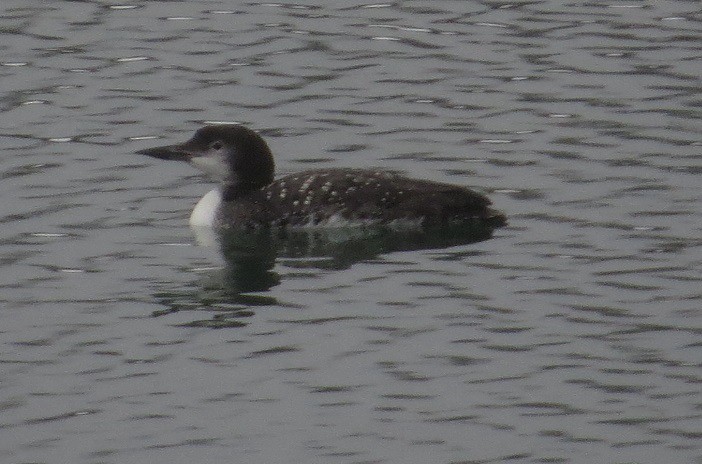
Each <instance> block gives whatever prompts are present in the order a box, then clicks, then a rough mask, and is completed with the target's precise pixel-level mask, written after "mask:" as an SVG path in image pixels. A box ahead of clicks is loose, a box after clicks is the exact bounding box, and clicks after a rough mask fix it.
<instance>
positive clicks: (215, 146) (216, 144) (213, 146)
mask: <svg viewBox="0 0 702 464" xmlns="http://www.w3.org/2000/svg"><path fill="white" fill-rule="evenodd" d="M223 146H224V145H222V142H220V141H219V140H215V141H214V142H212V143H211V144H210V148H211V149H213V150H221V149H222V147H223Z"/></svg>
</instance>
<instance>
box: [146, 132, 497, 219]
mask: <svg viewBox="0 0 702 464" xmlns="http://www.w3.org/2000/svg"><path fill="white" fill-rule="evenodd" d="M138 153H140V154H143V155H148V156H152V157H155V158H160V159H167V160H180V161H188V162H190V163H191V164H192V165H194V166H196V167H198V168H200V169H201V170H203V171H204V172H205V173H207V174H208V175H209V176H210V177H211V178H212V179H214V180H216V181H218V182H219V183H220V185H219V186H218V187H217V188H216V189H215V190H212V191H211V192H209V193H207V194H206V195H205V196H204V197H203V198H202V199H201V200H200V201H199V202H198V204H197V205H196V206H195V209H194V210H193V212H192V215H191V216H190V224H191V226H193V227H203V226H204V227H213V228H215V229H218V230H219V229H228V228H237V229H240V228H241V229H258V228H261V227H271V226H272V227H306V226H308V227H309V226H321V227H341V226H347V225H366V226H376V225H377V226H388V227H395V226H397V227H407V226H408V225H409V226H410V227H417V228H419V227H421V228H424V229H426V228H431V227H442V226H448V225H455V224H461V223H470V224H477V225H481V226H486V227H489V228H495V227H500V226H503V225H505V224H506V218H505V216H504V214H502V213H501V212H499V211H496V210H493V209H491V208H490V207H489V205H490V200H489V199H488V198H487V197H485V196H484V195H482V194H480V193H477V192H474V191H473V190H470V189H468V188H466V187H462V186H458V185H450V184H444V183H439V182H432V181H427V180H417V179H410V178H407V177H404V176H402V175H399V174H396V173H393V172H388V171H382V170H368V169H342V168H332V169H313V170H308V171H302V172H298V173H295V174H289V175H286V176H283V177H280V178H278V179H274V163H273V155H272V154H271V151H270V149H269V148H268V145H267V144H266V142H265V141H264V140H263V138H262V137H261V136H260V135H258V134H257V133H256V132H254V131H253V130H251V129H248V128H246V127H244V126H241V125H236V124H220V125H207V126H204V127H202V128H201V129H199V130H197V132H195V135H194V136H193V137H192V138H191V139H190V140H188V141H187V142H185V143H182V144H178V145H167V146H162V147H155V148H148V149H146V150H140V151H139V152H138Z"/></svg>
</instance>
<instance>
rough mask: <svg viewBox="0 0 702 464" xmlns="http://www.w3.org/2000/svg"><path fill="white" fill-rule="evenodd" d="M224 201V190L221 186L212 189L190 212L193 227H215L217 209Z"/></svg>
mask: <svg viewBox="0 0 702 464" xmlns="http://www.w3.org/2000/svg"><path fill="white" fill-rule="evenodd" d="M221 203H222V191H221V190H220V189H219V188H216V189H214V190H210V191H209V192H207V194H205V196H204V197H202V198H200V201H198V202H197V205H195V208H194V209H193V212H192V213H191V214H190V226H191V227H214V225H215V219H216V217H217V209H218V208H219V205H220V204H221Z"/></svg>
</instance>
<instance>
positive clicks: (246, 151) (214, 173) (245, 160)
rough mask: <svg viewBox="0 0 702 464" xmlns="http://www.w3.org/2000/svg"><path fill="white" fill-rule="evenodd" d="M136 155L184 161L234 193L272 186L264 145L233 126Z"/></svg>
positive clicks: (221, 126) (254, 135)
mask: <svg viewBox="0 0 702 464" xmlns="http://www.w3.org/2000/svg"><path fill="white" fill-rule="evenodd" d="M137 153H140V154H142V155H147V156H152V157H154V158H160V159H167V160H178V161H187V162H189V163H190V164H192V165H193V166H195V167H197V168H199V169H200V170H202V171H204V172H205V173H206V174H207V175H208V176H209V177H210V178H212V179H213V180H215V181H217V182H220V183H222V184H223V185H224V186H226V187H227V188H228V189H230V190H235V191H237V192H246V191H251V190H255V189H259V188H261V187H264V186H266V185H268V184H270V183H271V182H273V174H274V169H275V166H274V163H273V155H272V154H271V151H270V149H269V148H268V145H267V144H266V142H265V141H264V140H263V138H262V137H261V136H260V135H258V134H257V133H256V132H254V131H253V130H251V129H248V128H246V127H244V126H240V125H237V124H218V125H209V126H205V127H203V128H201V129H199V130H198V131H197V132H195V135H194V136H193V137H192V138H191V139H190V140H188V141H187V142H184V143H181V144H177V145H166V146H162V147H155V148H147V149H146V150H140V151H138V152H137Z"/></svg>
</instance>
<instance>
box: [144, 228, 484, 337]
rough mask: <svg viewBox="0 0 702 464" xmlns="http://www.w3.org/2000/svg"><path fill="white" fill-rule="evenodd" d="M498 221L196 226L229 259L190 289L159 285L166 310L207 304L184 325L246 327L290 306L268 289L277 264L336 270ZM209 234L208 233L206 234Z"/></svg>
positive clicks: (275, 280) (463, 235)
mask: <svg viewBox="0 0 702 464" xmlns="http://www.w3.org/2000/svg"><path fill="white" fill-rule="evenodd" d="M493 230H494V228H492V227H490V226H487V225H485V224H484V223H481V222H476V223H475V224H474V225H466V224H460V225H456V226H455V227H451V226H448V227H440V228H436V229H411V230H394V229H390V228H381V227H374V228H336V229H334V228H319V229H304V228H300V229H275V228H265V229H260V230H255V231H251V230H228V231H225V232H221V233H220V234H218V235H216V236H215V235H211V234H210V233H209V232H211V231H203V230H201V231H196V235H197V238H198V242H200V243H201V244H208V245H211V246H212V245H215V246H218V247H219V251H220V253H221V256H222V258H223V259H224V265H223V266H221V267H217V268H212V269H207V270H204V271H202V272H201V277H200V279H199V280H198V282H196V283H194V285H193V286H192V287H191V289H189V290H181V291H174V292H162V293H160V294H159V295H157V297H158V298H159V300H160V301H161V302H162V304H164V305H165V306H166V307H167V308H168V309H165V310H162V311H158V312H155V313H154V315H155V316H162V315H165V314H171V313H174V312H180V311H185V310H190V311H197V312H198V313H201V312H202V311H206V312H208V313H211V318H210V319H200V320H193V321H190V322H186V323H184V324H180V325H182V326H187V327H210V328H226V327H242V326H245V325H246V324H247V322H246V320H247V319H248V318H250V317H252V316H253V315H254V308H257V307H263V306H277V307H285V306H289V305H286V304H285V303H281V302H279V301H277V299H276V298H274V297H272V296H270V295H266V294H265V293H266V292H267V291H268V290H270V289H271V288H273V287H275V286H276V285H278V284H279V283H280V282H281V275H280V273H279V272H277V271H276V268H275V267H276V264H279V265H281V266H283V267H285V268H288V269H292V270H295V269H298V270H304V271H305V272H309V271H310V270H317V271H320V272H325V271H339V270H343V269H348V268H350V267H351V266H353V265H354V264H356V263H360V262H363V261H370V260H374V259H377V258H378V257H379V256H381V255H383V254H386V253H392V252H401V251H413V250H430V249H442V248H449V247H455V246H460V245H467V244H471V243H475V242H480V241H483V240H487V239H489V238H490V237H491V236H492V233H493ZM203 234H204V235H203Z"/></svg>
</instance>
